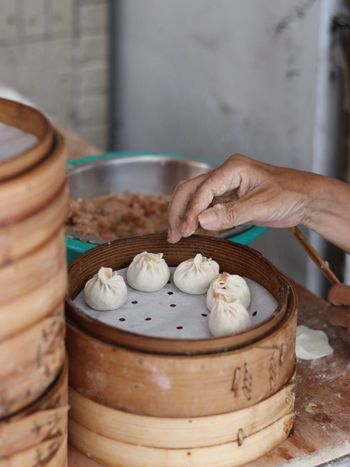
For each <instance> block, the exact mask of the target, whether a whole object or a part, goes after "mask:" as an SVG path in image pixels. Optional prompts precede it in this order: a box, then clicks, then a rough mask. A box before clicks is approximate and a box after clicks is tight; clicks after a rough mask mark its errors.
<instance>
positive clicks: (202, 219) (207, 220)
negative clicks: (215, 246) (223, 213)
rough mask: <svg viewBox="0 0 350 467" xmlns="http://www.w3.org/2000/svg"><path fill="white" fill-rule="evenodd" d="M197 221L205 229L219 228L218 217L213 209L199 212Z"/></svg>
mask: <svg viewBox="0 0 350 467" xmlns="http://www.w3.org/2000/svg"><path fill="white" fill-rule="evenodd" d="M199 223H200V225H201V226H202V227H203V229H205V230H220V219H219V217H218V216H217V214H216V212H215V210H214V209H210V210H208V211H206V212H203V214H200V216H199Z"/></svg>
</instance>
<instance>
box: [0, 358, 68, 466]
mask: <svg viewBox="0 0 350 467" xmlns="http://www.w3.org/2000/svg"><path fill="white" fill-rule="evenodd" d="M67 402H68V401H67V364H65V365H64V366H63V368H62V369H61V371H60V372H59V375H58V376H57V378H56V380H55V381H54V382H53V383H52V385H51V387H50V388H49V389H48V390H47V391H46V393H45V394H44V395H43V396H42V397H41V398H40V399H39V400H37V401H36V402H34V403H33V404H31V405H30V406H29V407H27V408H25V409H23V410H22V411H21V412H19V413H17V414H16V415H15V416H12V417H9V418H6V419H3V420H1V421H0V465H11V466H13V465H21V466H24V465H39V464H38V459H41V463H40V465H52V466H61V465H64V461H65V458H66V437H67V414H68V404H67ZM35 456H36V462H37V463H35V462H34V461H33V459H34V458H35ZM45 459H46V462H45V463H44V460H45ZM49 462H52V463H49Z"/></svg>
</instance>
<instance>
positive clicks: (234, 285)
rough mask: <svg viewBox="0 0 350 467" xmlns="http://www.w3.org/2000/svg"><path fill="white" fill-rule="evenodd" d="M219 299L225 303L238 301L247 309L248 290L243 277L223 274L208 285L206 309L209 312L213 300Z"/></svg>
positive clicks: (248, 303) (249, 297) (248, 302)
mask: <svg viewBox="0 0 350 467" xmlns="http://www.w3.org/2000/svg"><path fill="white" fill-rule="evenodd" d="M217 298H220V299H223V300H224V301H226V302H235V301H236V300H237V301H239V302H240V303H241V304H242V305H243V306H245V307H246V308H248V306H249V305H250V299H251V296H250V290H249V287H248V284H247V282H246V281H245V280H244V279H243V277H241V276H239V275H237V274H228V273H227V272H224V273H222V274H219V275H218V277H217V278H216V279H215V280H214V281H213V282H212V283H211V284H210V287H209V289H208V293H207V307H208V310H209V311H211V309H212V308H213V305H214V301H215V299H217Z"/></svg>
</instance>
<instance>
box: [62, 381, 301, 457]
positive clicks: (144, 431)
mask: <svg viewBox="0 0 350 467" xmlns="http://www.w3.org/2000/svg"><path fill="white" fill-rule="evenodd" d="M294 391H295V385H294V383H289V384H288V385H286V386H285V387H284V388H282V389H281V390H280V391H278V392H277V393H276V394H274V395H273V396H271V397H269V398H268V399H266V400H264V401H262V402H259V403H258V404H256V405H254V406H253V407H248V408H246V409H242V410H237V411H235V412H231V413H227V414H223V415H212V416H210V417H197V418H160V417H145V416H140V415H134V414H129V413H127V412H122V411H119V410H115V409H111V408H109V407H105V406H102V405H101V404H97V403H96V402H93V401H91V400H89V399H87V398H85V397H83V396H82V395H80V394H79V393H77V392H76V391H74V389H70V391H69V402H70V406H71V410H70V418H71V419H72V420H74V421H75V422H77V423H79V424H80V425H82V426H84V427H85V428H87V429H88V430H90V431H92V432H96V433H98V434H100V435H101V436H104V437H106V438H110V439H114V440H116V441H121V442H124V443H128V444H134V445H137V446H148V447H156V448H169V449H175V448H196V447H205V446H212V445H216V444H225V443H228V442H230V441H234V440H236V439H237V437H239V436H240V435H239V434H240V433H244V436H245V437H247V436H250V435H252V434H254V433H256V432H258V431H260V430H262V429H264V428H266V427H267V426H269V425H271V423H274V422H276V421H277V420H279V419H280V418H282V417H284V416H286V415H288V414H290V413H292V412H293V407H294V399H295V396H294Z"/></svg>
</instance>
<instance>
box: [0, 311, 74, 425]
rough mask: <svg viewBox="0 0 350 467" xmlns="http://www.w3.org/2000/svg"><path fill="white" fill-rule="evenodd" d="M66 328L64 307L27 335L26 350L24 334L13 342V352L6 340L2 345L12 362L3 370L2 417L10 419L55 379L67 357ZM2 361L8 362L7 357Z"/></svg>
mask: <svg viewBox="0 0 350 467" xmlns="http://www.w3.org/2000/svg"><path fill="white" fill-rule="evenodd" d="M63 329H64V316H63V307H62V306H61V307H60V308H59V309H58V310H57V311H55V312H54V315H53V316H52V317H48V318H45V319H44V320H42V322H40V323H38V325H36V326H33V328H30V329H29V330H28V331H26V332H25V336H24V338H23V341H24V342H25V343H26V345H25V346H24V349H23V345H24V344H23V342H22V340H21V336H20V335H19V336H15V337H13V338H11V339H9V349H11V351H12V353H10V352H9V351H8V350H6V344H7V341H6V340H5V341H3V342H2V343H1V348H2V349H1V352H4V354H6V355H7V356H8V359H10V360H11V363H7V364H6V365H5V369H3V368H1V377H0V394H1V397H0V418H3V417H8V416H10V415H12V414H14V413H15V412H17V411H19V410H21V409H23V408H24V407H26V406H27V405H29V404H30V403H32V402H33V401H35V400H36V399H37V398H38V397H40V396H41V395H42V394H43V393H44V392H45V391H46V389H47V388H48V387H49V385H50V384H51V383H52V382H53V381H54V380H55V378H56V376H57V374H58V372H59V370H60V368H61V367H62V365H63V362H64V358H65V345H64V331H63ZM38 330H40V331H41V334H38V332H37V331H38ZM38 336H39V338H38ZM36 339H39V340H36ZM23 354H24V355H23ZM26 354H28V355H29V357H28V356H27V355H26ZM1 359H2V360H4V357H3V355H1Z"/></svg>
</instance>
